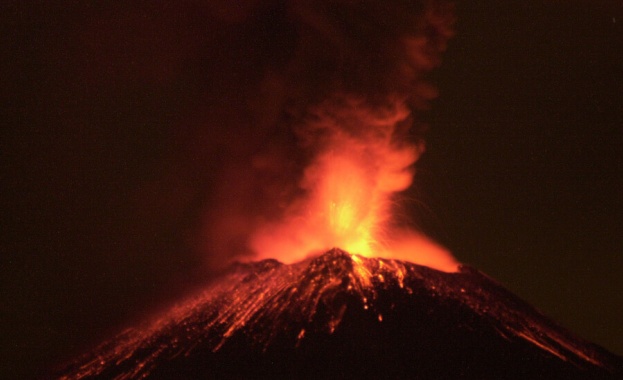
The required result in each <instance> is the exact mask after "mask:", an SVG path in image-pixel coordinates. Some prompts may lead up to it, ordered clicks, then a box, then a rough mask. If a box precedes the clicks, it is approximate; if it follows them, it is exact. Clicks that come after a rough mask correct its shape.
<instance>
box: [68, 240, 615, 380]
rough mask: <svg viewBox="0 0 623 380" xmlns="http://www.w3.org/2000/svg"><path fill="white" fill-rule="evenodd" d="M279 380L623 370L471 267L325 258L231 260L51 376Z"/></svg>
mask: <svg viewBox="0 0 623 380" xmlns="http://www.w3.org/2000/svg"><path fill="white" fill-rule="evenodd" d="M285 377H287V378H355V377H360V378H381V377H382V378H409V379H536V378H543V379H617V378H622V377H623V360H622V359H621V358H620V357H617V356H615V355H613V354H611V353H609V352H608V351H606V350H604V349H603V348H601V347H599V346H596V345H593V344H591V343H589V342H586V341H583V340H581V339H579V338H576V337H575V336H573V335H572V334H571V333H569V332H568V331H566V330H565V329H563V328H561V327H560V326H558V325H557V324H555V323H554V322H552V321H551V320H550V319H548V318H546V317H545V316H543V315H542V314H540V313H539V312H538V311H537V310H535V309H534V308H533V307H532V306H530V305H529V304H527V303H526V302H525V301H522V300H521V299H519V298H518V297H517V296H515V295H514V294H512V293H511V292H509V291H508V290H506V289H505V288H503V287H502V286H501V285H500V284H498V283H497V282H496V281H494V280H492V279H491V278H489V277H488V276H486V275H484V274H483V273H481V272H479V271H478V270H476V269H474V268H472V267H469V266H466V265H462V266H460V267H459V270H458V271H457V272H456V273H445V272H441V271H437V270H434V269H431V268H428V267H425V266H420V265H416V264H413V263H410V262H406V261H399V260H390V259H378V258H367V257H362V256H359V255H352V254H349V253H347V252H344V251H342V250H340V249H337V248H334V249H332V250H330V251H328V252H326V253H325V254H323V255H320V256H318V257H315V258H311V259H307V260H304V261H301V262H299V263H295V264H291V265H285V264H282V263H280V262H278V261H276V260H273V259H268V260H263V261H260V262H254V263H244V264H243V263H237V264H235V265H233V266H232V267H231V268H230V269H229V270H228V271H227V272H226V273H224V274H223V275H222V276H221V277H220V278H219V279H218V280H216V281H214V282H213V283H211V284H210V285H209V286H208V287H207V288H206V289H205V290H204V291H202V292H201V293H198V294H196V295H195V296H193V297H190V298H188V299H187V300H186V301H185V302H182V303H180V304H179V305H177V306H175V307H173V308H172V309H170V310H169V311H168V312H166V313H164V314H162V315H160V316H159V317H158V318H155V319H153V320H151V321H149V322H147V323H145V324H144V325H143V326H140V327H136V328H131V329H127V330H125V331H123V332H122V333H121V334H119V335H118V336H116V337H114V338H113V339H111V340H109V341H107V342H105V343H103V344H102V345H100V346H99V347H97V348H95V349H94V350H93V351H92V352H90V353H88V354H86V355H84V356H83V357H81V358H79V359H78V360H76V361H75V362H73V363H71V364H70V365H69V366H67V367H66V368H65V369H64V370H63V371H62V374H61V375H60V378H63V379H83V378H102V379H110V378H114V379H134V378H150V379H173V378H175V379H180V378H285Z"/></svg>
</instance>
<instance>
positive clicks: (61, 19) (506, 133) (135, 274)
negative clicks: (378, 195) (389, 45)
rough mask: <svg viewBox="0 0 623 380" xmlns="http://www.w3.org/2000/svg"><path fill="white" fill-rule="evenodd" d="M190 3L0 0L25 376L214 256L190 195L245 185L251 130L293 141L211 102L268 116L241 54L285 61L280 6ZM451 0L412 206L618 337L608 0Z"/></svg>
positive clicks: (518, 284) (279, 64)
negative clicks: (261, 13) (450, 27)
mask: <svg viewBox="0 0 623 380" xmlns="http://www.w3.org/2000/svg"><path fill="white" fill-rule="evenodd" d="M209 3H210V5H205V4H202V2H198V1H197V2H195V1H184V2H178V4H177V5H175V6H166V5H149V2H135V3H132V4H131V5H122V4H121V3H119V4H114V2H111V3H110V4H109V3H108V2H104V1H92V2H88V3H86V4H84V3H82V2H60V1H59V2H48V3H46V4H47V5H37V6H34V5H31V4H29V3H28V2H15V4H14V5H12V6H10V5H9V6H7V5H4V6H2V7H3V10H2V13H1V16H0V17H1V18H2V19H1V20H0V21H1V22H0V25H1V26H0V28H1V30H2V32H1V38H2V41H1V46H2V47H1V49H2V51H1V54H2V59H1V63H0V70H1V71H0V73H1V76H0V81H1V83H0V85H1V87H2V90H1V91H0V96H1V97H2V103H1V104H2V106H1V108H0V112H1V120H2V124H3V127H2V129H1V131H0V155H1V161H0V164H1V165H2V168H1V171H0V175H1V176H2V181H1V183H2V185H1V186H2V188H1V189H2V191H1V202H2V203H1V204H0V207H1V209H2V210H3V218H2V219H1V222H0V223H2V224H1V228H0V236H1V239H2V240H1V246H0V249H1V258H0V260H1V265H0V271H1V273H0V284H1V293H0V295H1V297H2V298H1V300H0V304H1V305H2V306H1V309H0V310H1V315H2V320H3V322H2V326H1V327H0V332H1V335H0V336H1V338H2V341H3V343H4V344H3V345H2V346H1V347H2V348H1V349H0V350H1V351H0V355H1V356H2V357H3V358H4V360H3V361H2V364H0V366H6V368H0V372H1V373H6V374H8V375H9V377H17V376H29V375H32V374H33V373H35V371H38V370H41V369H44V368H46V367H48V366H49V365H51V364H53V363H55V362H58V361H59V360H62V359H64V358H67V357H68V356H71V355H73V354H75V353H76V352H81V350H83V349H85V347H89V346H90V345H91V344H93V343H94V342H97V341H99V340H100V339H102V338H103V337H106V336H107V335H108V334H110V333H111V332H114V331H117V330H118V329H119V328H120V326H123V325H124V324H127V323H133V322H134V321H136V320H139V319H141V318H143V317H144V315H145V314H147V313H148V312H149V311H150V310H154V309H157V308H160V307H162V305H165V304H167V303H168V302H170V301H171V300H173V299H175V298H176V297H179V295H180V294H183V293H184V292H185V291H187V290H188V288H190V287H193V286H197V285H198V284H200V283H201V282H202V281H204V280H206V279H209V278H210V273H211V270H212V269H213V268H214V265H215V262H217V261H218V260H216V259H213V258H212V259H207V260H206V258H205V257H203V256H202V254H201V253H200V252H204V251H205V247H204V245H208V246H209V245H210V244H212V245H213V246H212V250H213V251H214V250H217V251H218V249H216V248H215V247H217V248H218V247H220V246H219V244H220V245H224V244H225V243H226V242H221V241H218V242H214V243H212V242H210V243H206V242H205V241H204V240H202V239H201V237H202V236H203V235H202V233H203V230H202V226H203V225H205V224H206V222H209V221H210V219H213V218H215V215H221V214H222V211H223V210H220V212H215V213H211V212H206V209H207V208H208V209H211V208H216V209H218V208H219V207H218V206H219V205H221V208H225V206H222V205H230V204H231V202H229V203H228V202H224V203H223V202H219V201H220V200H221V199H222V198H223V199H225V198H226V199H231V198H234V199H235V197H236V196H237V195H238V194H239V193H240V194H244V191H243V190H240V188H241V187H242V188H244V187H245V186H248V183H247V182H244V181H242V182H238V179H237V178H239V177H240V176H242V177H244V176H247V175H252V173H248V172H246V171H245V170H247V169H246V168H247V166H248V165H247V163H248V158H249V156H248V152H249V150H253V149H255V148H254V147H255V145H253V144H252V142H255V141H266V142H267V143H265V144H264V145H263V148H262V149H264V150H265V151H269V152H277V153H276V154H277V155H278V156H285V157H287V156H288V154H290V153H291V152H290V151H289V150H288V149H290V148H283V147H289V146H291V145H292V144H291V141H290V140H288V138H289V137H288V135H287V134H284V133H281V132H280V131H275V130H272V129H268V128H264V127H263V125H261V124H260V125H255V124H253V123H251V121H252V119H248V118H249V116H248V115H245V114H241V113H239V112H237V109H236V107H232V106H231V105H232V104H235V102H239V101H240V99H245V100H247V101H248V100H249V99H251V100H253V101H252V102H250V104H251V107H255V108H257V109H260V110H261V112H262V118H261V120H269V119H270V118H271V112H272V111H271V110H272V108H271V105H270V104H268V105H267V104H265V103H262V100H263V99H264V98H265V97H263V96H261V91H260V95H259V96H252V95H250V94H255V93H256V92H257V91H258V90H257V89H258V88H260V89H263V90H266V89H268V90H272V91H273V92H274V93H281V92H285V90H284V89H283V88H282V87H280V86H279V83H278V82H275V83H276V84H274V88H272V87H271V83H272V82H269V83H268V85H266V84H265V83H264V84H263V85H262V86H263V87H262V86H260V87H254V86H255V84H256V83H255V81H256V76H255V73H256V72H258V71H260V70H264V69H266V68H268V69H271V70H274V71H275V72H279V70H280V69H281V68H283V67H286V61H287V56H288V54H292V51H295V50H296V46H295V41H292V40H291V39H289V38H288V37H287V36H288V33H283V31H284V30H285V31H287V30H288V28H289V27H291V26H290V25H288V24H284V25H280V24H277V25H274V27H273V28H266V27H264V26H261V25H259V26H258V25H256V24H253V23H249V22H246V20H248V18H249V17H251V16H250V15H249V13H248V12H250V11H249V10H250V9H255V5H254V3H255V2H254V1H246V2H241V3H240V4H242V5H241V6H240V7H231V5H228V2H226V1H222V2H220V1H213V2H209ZM180 4H181V5H180ZM457 16H458V21H457V23H456V25H455V29H456V35H455V37H454V38H453V39H452V40H451V42H450V44H449V46H448V50H447V52H446V53H445V55H444V60H443V64H442V65H441V66H440V67H439V68H438V69H436V71H435V72H434V73H433V74H432V75H431V78H432V81H433V82H434V83H435V84H436V85H437V86H438V88H439V92H440V96H439V97H438V98H437V99H436V100H435V101H434V102H433V104H432V107H431V109H430V111H428V112H427V113H426V114H425V116H424V117H425V119H426V120H427V121H428V123H429V124H430V130H429V131H428V132H427V134H426V141H427V152H426V154H425V155H424V156H423V157H422V158H421V159H420V161H419V163H418V166H417V167H418V173H417V177H416V187H415V188H414V189H413V190H412V194H413V195H414V196H416V197H418V198H419V199H420V202H418V203H417V205H415V206H412V207H411V208H412V209H413V213H414V214H417V219H418V221H419V223H420V224H421V225H422V226H423V228H424V229H425V230H426V231H427V232H428V233H429V234H431V235H432V236H434V237H435V238H437V239H438V240H439V241H441V242H442V243H444V244H445V245H447V246H448V247H449V248H450V249H451V250H452V251H453V252H454V253H455V255H456V256H457V258H458V259H459V260H460V261H462V262H465V263H469V264H471V265H473V266H475V267H477V268H479V269H481V270H482V271H484V272H485V273H487V274H489V275H490V276H492V277H493V278H495V279H497V280H499V281H500V282H501V283H503V284H504V285H505V286H507V287H508V288H509V289H511V290H512V291H514V292H516V293H517V294H518V295H520V296H521V297H523V298H524V299H526V300H528V301H530V302H531V303H533V304H534V305H535V306H536V307H537V308H539V309H540V310H542V311H543V312H544V313H545V314H547V315H549V316H551V317H552V318H553V319H555V320H557V321H558V322H560V323H561V324H563V325H564V326H566V327H567V328H569V329H570V330H572V331H574V332H575V333H577V334H578V335H580V336H582V337H584V338H586V339H588V340H591V341H594V342H596V343H598V344H601V345H603V346H604V347H606V348H608V349H610V350H612V351H613V352H615V353H618V354H623V343H622V342H623V326H622V325H621V323H620V320H621V319H622V318H623V276H621V273H622V272H623V252H622V247H623V233H622V227H623V205H622V200H623V196H622V195H621V194H623V177H622V173H623V167H622V166H623V149H621V147H622V146H623V132H622V129H623V92H622V91H621V89H622V88H623V5H621V4H620V2H617V1H611V2H608V1H579V0H578V1H572V2H568V1H540V0H535V1H506V2H500V1H493V0H491V1H489V0H483V1H469V2H467V1H465V2H460V3H459V4H458V8H457ZM362 30H364V29H362ZM249 36H255V37H254V39H252V40H249V38H248V37H249ZM318 75H321V74H318ZM312 79H313V78H312ZM232 83H235V84H236V85H231V84H232ZM314 90H317V89H314ZM301 91H305V90H301ZM309 91H310V92H312V90H311V89H310V90H309ZM312 95H313V94H312ZM283 97H284V98H285V97H286V96H285V95H284V96H283ZM267 98H270V99H273V98H275V96H273V97H267ZM277 98H279V97H278V96H277ZM275 107H276V106H275ZM206 125H208V126H209V127H206ZM239 125H249V127H248V128H247V129H241V128H240V127H239ZM232 157H233V158H232ZM283 171H285V172H287V168H285V169H283ZM232 172H233V173H240V174H241V175H231V173H232ZM221 183H227V184H228V185H229V186H225V187H223V186H218V185H217V184H221ZM247 190H248V189H247ZM224 197H225V198H224ZM227 197H229V198H227ZM237 207H241V208H245V207H247V208H248V207H259V206H257V205H248V204H242V205H238V206H237ZM238 211H240V210H238Z"/></svg>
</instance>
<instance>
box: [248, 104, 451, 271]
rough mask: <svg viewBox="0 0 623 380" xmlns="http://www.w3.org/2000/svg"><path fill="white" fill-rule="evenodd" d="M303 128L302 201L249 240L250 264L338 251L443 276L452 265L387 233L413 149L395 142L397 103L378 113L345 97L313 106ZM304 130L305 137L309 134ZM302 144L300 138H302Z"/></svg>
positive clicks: (431, 246)
mask: <svg viewBox="0 0 623 380" xmlns="http://www.w3.org/2000/svg"><path fill="white" fill-rule="evenodd" d="M313 116H314V118H313V121H311V122H308V123H307V124H306V125H305V132H306V133H313V134H314V138H315V139H316V140H318V137H317V136H318V135H321V136H322V138H320V139H319V140H320V141H319V142H318V141H316V140H314V142H316V144H317V145H318V146H317V147H316V146H313V144H311V145H312V146H311V148H312V149H316V150H317V151H318V153H317V155H316V157H315V159H314V160H313V161H312V163H311V164H310V165H309V166H308V167H307V169H306V170H305V172H304V177H303V179H302V181H301V183H300V186H301V188H302V189H303V190H305V191H306V195H305V196H303V197H301V198H299V199H297V200H296V201H294V202H293V203H292V204H291V205H290V206H289V207H288V208H287V209H286V213H285V216H284V217H283V219H282V220H281V221H280V222H278V223H272V224H266V225H264V226H262V228H260V230H259V231H258V232H257V233H256V235H255V236H254V238H253V240H252V248H253V249H254V251H255V252H257V253H258V255H259V257H256V258H277V259H278V260H280V261H282V262H285V263H291V262H295V261H299V260H301V259H304V258H305V257H307V256H309V255H314V254H319V253H322V252H325V251H327V250H329V249H331V248H333V247H339V248H341V249H343V250H345V251H347V252H349V253H351V254H358V255H362V256H366V257H385V258H394V259H403V260H407V261H411V262H414V263H416V264H422V265H426V266H430V267H432V268H435V269H439V270H443V271H446V272H454V271H456V270H457V265H458V264H457V262H456V261H455V260H454V259H453V258H452V255H451V254H450V253H449V252H447V251H446V250H445V249H443V248H441V247H440V246H438V245H436V244H435V243H433V242H431V241H430V240H428V239H426V238H425V237H424V236H422V235H421V234H418V233H415V232H409V231H404V230H402V229H397V228H395V227H392V222H393V220H392V211H393V208H395V206H396V201H395V199H394V198H395V194H396V193H397V192H400V191H402V190H405V189H407V188H408V187H409V186H410V185H411V183H412V180H413V174H414V170H413V164H414V163H415V161H416V160H417V159H418V157H419V156H420V154H421V153H422V152H423V146H422V145H421V144H407V143H405V142H404V141H398V140H397V138H396V136H395V135H396V133H395V132H396V129H397V128H398V126H400V125H402V124H405V123H408V122H409V121H410V112H409V110H408V108H407V106H406V105H405V104H404V102H403V101H400V100H395V101H394V102H393V103H391V104H389V105H384V106H383V107H379V106H374V107H373V106H371V105H369V104H367V103H366V102H364V101H363V100H361V99H351V98H346V100H344V99H342V100H340V101H336V102H335V103H324V104H321V105H320V106H319V107H318V109H317V110H315V113H314V115H313ZM309 131H311V132H309ZM302 137H303V139H305V137H306V136H305V135H303V136H302Z"/></svg>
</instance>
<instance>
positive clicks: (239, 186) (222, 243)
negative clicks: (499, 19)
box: [201, 1, 453, 261]
mask: <svg viewBox="0 0 623 380" xmlns="http://www.w3.org/2000/svg"><path fill="white" fill-rule="evenodd" d="M222 6H223V7H224V8H223V9H229V8H228V7H233V6H227V5H224V3H223V5H222ZM246 6H247V7H248V9H247V11H245V12H242V13H243V14H244V15H242V16H240V18H238V19H237V21H236V25H235V28H236V29H237V30H242V32H241V34H240V35H239V36H238V39H237V41H252V42H250V43H248V44H245V42H243V46H244V48H240V49H249V51H251V52H252V53H249V54H251V55H252V56H251V58H252V60H254V61H255V62H253V63H250V62H247V63H246V65H248V66H249V67H250V68H249V69H250V71H251V74H250V77H249V78H247V80H246V82H242V81H241V83H240V86H241V89H242V91H241V92H240V93H239V94H236V97H238V99H237V100H236V102H232V103H229V104H227V105H226V107H228V108H229V109H235V110H236V112H235V113H236V114H237V115H236V116H235V118H237V119H238V120H233V121H232V120H229V121H230V122H232V123H233V125H231V127H232V128H233V131H234V132H233V133H234V134H235V136H232V137H231V139H230V140H228V141H227V143H228V144H229V143H231V144H232V145H233V146H232V147H227V148H226V152H227V153H228V154H230V156H231V157H232V158H233V159H227V160H226V162H225V163H224V165H223V166H222V170H221V172H220V175H219V178H218V180H217V181H216V183H222V184H224V185H223V186H220V187H218V188H217V190H216V193H215V194H214V196H213V197H212V199H210V201H209V202H208V207H207V212H206V214H205V216H204V220H205V228H204V230H203V235H202V238H201V239H202V240H203V241H205V242H207V243H206V244H208V245H209V247H210V248H209V249H210V250H213V251H214V252H218V253H217V254H218V255H221V254H222V255H226V256H227V257H244V256H248V257H257V256H253V255H254V254H259V255H260V257H266V256H271V255H276V256H277V257H279V258H284V257H283V256H284V255H283V254H282V255H280V254H279V253H278V252H277V254H276V253H275V252H274V250H278V251H279V250H282V251H284V252H285V251H292V250H293V249H296V247H297V246H298V247H299V248H298V250H299V251H301V255H305V254H308V253H310V252H309V251H314V250H316V251H321V250H323V249H328V248H331V247H327V246H324V244H328V243H326V242H325V241H318V236H317V235H318V225H320V224H322V223H324V222H326V221H319V220H314V216H311V217H310V216H309V215H310V214H312V212H311V211H310V208H314V210H315V211H317V207H316V206H317V205H316V204H317V203H318V202H320V200H319V197H324V196H325V195H323V192H325V191H327V189H325V188H323V186H325V184H324V183H325V182H326V181H325V179H326V178H329V177H331V176H332V175H334V176H340V173H336V172H333V170H334V169H335V168H336V167H338V168H339V166H340V165H341V166H344V168H343V169H344V170H347V171H348V170H349V169H350V168H349V165H352V162H351V161H352V159H353V158H352V157H356V158H355V160H357V163H356V166H357V168H356V169H353V170H355V171H361V178H364V183H359V182H356V181H355V182H353V181H351V182H350V183H349V182H348V180H347V182H346V183H345V184H344V185H345V186H363V187H364V188H368V189H370V190H369V191H368V194H364V195H363V196H362V198H363V199H361V202H366V203H372V204H373V205H374V206H373V207H372V208H373V210H372V211H371V213H374V214H375V215H374V217H372V216H371V217H370V218H369V219H374V220H370V221H367V218H368V216H367V215H355V216H354V218H357V219H358V220H359V221H360V222H358V223H362V224H366V223H369V224H371V225H370V226H367V227H369V229H370V230H372V231H373V232H374V234H375V235H378V236H374V237H371V243H372V244H373V245H375V248H378V246H379V245H380V246H382V245H384V244H385V243H386V240H391V237H387V238H386V237H385V232H384V228H383V226H381V225H385V224H391V223H392V220H391V219H392V218H391V207H392V204H393V203H394V193H396V192H398V191H402V190H404V189H406V188H408V187H409V186H410V185H411V182H412V176H413V174H414V168H413V164H414V163H415V161H416V160H417V159H418V157H419V155H420V154H421V153H422V152H423V151H424V144H423V140H422V133H423V129H424V126H423V125H422V123H420V122H418V121H417V118H418V114H417V112H418V111H420V110H424V109H426V107H427V102H428V101H429V100H430V99H432V98H434V97H435V95H436V93H435V89H434V87H433V86H431V85H430V84H429V83H428V82H427V81H426V79H425V75H426V73H427V72H429V71H430V70H431V69H433V68H434V67H435V66H437V65H438V64H439V63H440V54H441V53H442V52H443V50H444V49H445V47H446V43H447V40H448V39H449V38H450V37H451V35H452V21H453V12H452V6H451V4H449V3H447V2H445V1H389V2H388V1H383V2H381V1H322V2H316V1H292V2H273V3H270V4H267V3H247V4H246ZM223 9H221V11H223ZM225 13H227V14H229V13H228V12H227V11H226V12H225ZM258 33H259V35H260V36H261V37H258ZM240 97H241V98H242V99H240ZM225 112H227V111H225ZM347 156H348V158H347ZM351 172H352V170H351ZM327 186H329V187H330V186H332V185H331V184H327V185H326V186H325V187H327ZM331 191H333V190H331ZM337 191H338V192H339V190H337ZM337 196H338V197H339V194H338V195H337ZM322 201H326V199H323V200H322ZM329 202H330V203H331V202H333V203H335V202H334V200H333V199H329ZM338 207H339V206H338ZM331 212H334V211H327V213H325V214H327V215H320V216H319V217H318V218H320V219H323V218H324V219H327V218H328V219H330V218H331V215H328V214H329V213H331ZM339 212H342V211H341V210H340V211H339ZM355 212H356V211H355ZM321 214H322V213H321ZM355 227H356V228H355ZM355 227H353V228H354V229H358V228H360V227H361V226H355ZM327 233H329V232H324V231H323V232H321V233H320V235H323V234H327ZM348 233H350V232H348ZM352 233H357V232H356V231H353V232H352ZM277 235H280V236H281V237H283V236H284V235H286V236H289V237H286V240H287V239H290V237H291V239H290V240H291V241H286V242H283V241H281V242H279V243H278V244H275V241H276V240H278V237H277ZM312 235H314V236H312ZM379 236H380V238H379ZM331 238H332V237H327V239H326V240H327V241H330V240H331ZM281 240H283V238H282V239H281ZM311 240H315V241H311ZM321 240H322V239H321ZM279 244H281V246H279V247H277V246H276V245H279ZM284 254H285V253H284ZM212 257H214V256H212ZM298 258H301V257H300V256H299V257H289V258H286V261H287V260H293V259H298ZM218 261H220V260H218Z"/></svg>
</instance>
